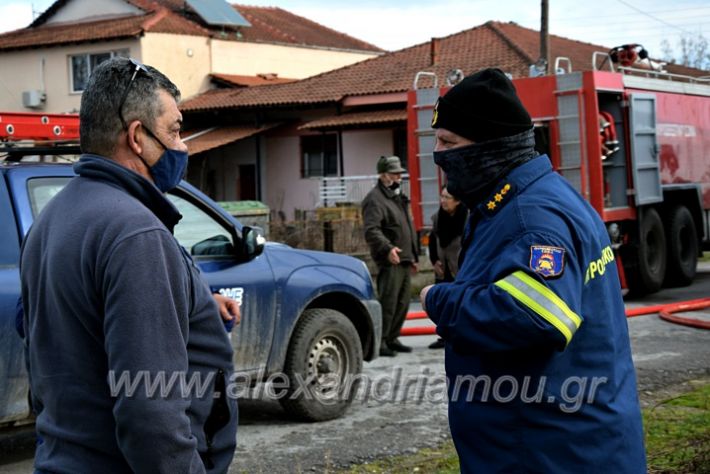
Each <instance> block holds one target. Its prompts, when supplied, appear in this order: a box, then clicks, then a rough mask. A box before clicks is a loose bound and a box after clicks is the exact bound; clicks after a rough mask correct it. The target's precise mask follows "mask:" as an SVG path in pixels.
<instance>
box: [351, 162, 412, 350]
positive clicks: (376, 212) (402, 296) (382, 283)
mask: <svg viewBox="0 0 710 474" xmlns="http://www.w3.org/2000/svg"><path fill="white" fill-rule="evenodd" d="M404 171H405V170H404V168H402V164H401V162H400V161H399V158H398V157H396V156H390V157H384V156H383V157H381V158H380V159H379V161H378V162H377V172H378V173H379V175H380V177H379V180H378V181H377V186H375V187H374V188H372V190H371V191H370V192H369V193H368V194H367V196H365V199H364V200H363V201H362V214H363V219H364V224H365V240H366V241H367V244H368V245H369V247H370V254H371V255H372V258H373V260H374V261H375V263H376V264H377V268H378V271H377V293H378V296H379V300H380V304H381V305H382V345H381V346H380V355H382V356H389V357H391V356H394V355H396V353H397V352H411V350H412V348H411V347H408V346H405V345H404V344H402V343H401V342H399V340H398V339H397V337H398V336H399V332H400V330H401V329H402V325H403V324H404V320H405V318H406V316H407V311H408V309H409V301H410V299H411V294H410V293H411V274H412V273H416V271H417V262H418V258H417V246H416V234H415V233H414V226H413V225H412V219H411V217H410V214H409V198H407V196H405V195H404V194H403V193H402V189H401V186H400V183H401V181H402V173H403V172H404Z"/></svg>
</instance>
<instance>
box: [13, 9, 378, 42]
mask: <svg viewBox="0 0 710 474" xmlns="http://www.w3.org/2000/svg"><path fill="white" fill-rule="evenodd" d="M67 1H68V0H57V1H56V2H54V3H53V4H52V5H51V6H50V7H49V8H48V9H47V10H46V11H45V12H44V13H43V14H42V15H40V16H39V17H38V18H37V19H36V20H35V21H34V22H32V24H31V25H30V26H29V27H28V28H23V29H20V30H15V31H12V32H9V33H6V34H2V35H0V50H7V49H19V48H32V47H38V46H50V45H61V44H67V43H79V42H85V41H105V40H109V39H118V38H125V37H132V36H137V35H140V34H142V33H144V32H148V31H150V32H156V33H173V34H183V35H193V36H194V35H197V36H210V37H214V38H219V39H224V40H232V41H244V42H256V43H278V44H288V45H294V46H306V47H308V46H314V47H320V48H333V49H340V50H354V51H368V52H381V51H382V50H381V49H380V48H378V47H377V46H374V45H372V44H370V43H367V42H365V41H361V40H359V39H357V38H353V37H352V36H348V35H346V34H344V33H340V32H338V31H335V30H333V29H331V28H327V27H325V26H323V25H320V24H318V23H316V22H313V21H311V20H309V19H307V18H303V17H301V16H298V15H294V14H293V13H291V12H288V11H286V10H282V9H281V8H276V7H255V6H246V5H232V6H233V7H234V8H235V9H237V11H239V13H241V14H242V16H244V18H246V19H247V20H248V21H249V23H251V24H252V26H251V27H244V28H241V29H240V30H239V33H237V32H236V31H234V30H230V29H229V28H226V29H225V28H222V27H211V26H209V25H206V24H204V22H203V21H202V20H201V19H200V17H199V16H197V15H196V14H194V13H193V12H191V11H186V10H185V2H184V0H126V1H127V2H128V3H130V4H132V5H133V6H135V7H137V8H138V9H140V10H143V11H144V12H145V14H143V15H140V14H139V15H129V16H124V17H119V18H115V17H114V18H111V19H96V20H91V19H87V20H86V21H82V22H81V27H80V28H77V23H76V22H71V23H64V24H47V23H46V22H47V20H49V19H50V18H51V17H52V16H53V15H54V13H56V12H57V11H58V10H60V9H61V8H62V7H63V6H64V5H65V4H66V3H67Z"/></svg>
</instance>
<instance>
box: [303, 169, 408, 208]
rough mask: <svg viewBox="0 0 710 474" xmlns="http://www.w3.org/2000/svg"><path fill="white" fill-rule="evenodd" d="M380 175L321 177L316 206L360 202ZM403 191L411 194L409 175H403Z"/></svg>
mask: <svg viewBox="0 0 710 474" xmlns="http://www.w3.org/2000/svg"><path fill="white" fill-rule="evenodd" d="M378 178H379V176H378V175H376V174H374V175H366V176H337V177H327V178H321V180H320V184H319V186H318V204H317V205H316V207H330V206H335V205H337V204H344V203H348V204H360V203H361V202H362V200H363V199H365V196H366V195H367V193H369V192H370V190H371V189H372V188H373V187H375V184H377V180H378ZM402 192H404V193H405V194H407V195H409V175H408V174H403V175H402Z"/></svg>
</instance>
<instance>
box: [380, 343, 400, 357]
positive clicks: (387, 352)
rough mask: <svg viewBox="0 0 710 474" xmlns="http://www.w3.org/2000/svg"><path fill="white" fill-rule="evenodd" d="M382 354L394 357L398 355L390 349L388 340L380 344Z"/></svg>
mask: <svg viewBox="0 0 710 474" xmlns="http://www.w3.org/2000/svg"><path fill="white" fill-rule="evenodd" d="M380 355H381V356H382V357H394V356H396V355H397V353H396V352H395V351H393V350H392V349H390V348H389V346H388V345H387V343H386V342H383V343H382V344H381V345H380Z"/></svg>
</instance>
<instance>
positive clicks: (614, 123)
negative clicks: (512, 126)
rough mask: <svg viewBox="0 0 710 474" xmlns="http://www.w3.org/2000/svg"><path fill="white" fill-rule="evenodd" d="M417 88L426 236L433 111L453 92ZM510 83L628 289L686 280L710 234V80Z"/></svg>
mask: <svg viewBox="0 0 710 474" xmlns="http://www.w3.org/2000/svg"><path fill="white" fill-rule="evenodd" d="M568 69H571V66H569V65H568ZM555 70H556V71H559V70H560V69H559V68H558V67H556V68H555ZM420 74H422V73H420ZM424 74H426V73H424ZM417 82H418V81H417V80H415V88H414V89H413V90H411V91H410V92H409V95H408V135H409V136H408V147H409V150H410V151H409V172H410V186H411V195H412V207H413V209H412V210H413V212H414V220H415V225H416V227H417V229H418V230H420V231H426V229H427V227H428V226H430V225H431V224H430V223H431V215H432V214H434V213H435V212H436V210H437V209H438V206H439V203H438V195H439V189H440V185H441V183H442V178H443V177H442V175H441V172H440V170H439V169H438V167H437V166H435V165H434V162H433V159H432V150H433V148H434V133H433V130H432V129H431V127H430V123H431V115H432V110H433V106H434V103H435V102H436V99H437V98H438V97H439V95H441V94H443V93H445V92H446V90H447V88H446V87H444V88H439V87H436V85H434V87H429V88H417V87H416V84H417ZM513 82H514V84H515V87H516V89H517V91H518V94H519V95H520V98H521V100H522V102H523V104H524V105H525V107H526V108H527V109H528V111H529V113H530V115H531V117H532V119H533V122H534V123H535V136H536V147H537V148H538V151H540V152H541V153H546V154H547V155H548V156H549V157H550V159H551V160H552V163H553V166H554V167H555V169H556V170H557V171H558V172H559V173H560V174H562V175H563V176H564V177H565V178H567V179H568V180H569V181H570V183H572V185H573V186H574V187H575V188H576V189H577V190H578V191H579V192H580V193H581V194H582V196H584V197H585V198H586V199H587V200H588V201H589V202H590V204H591V205H592V206H593V207H594V208H595V209H596V210H597V212H599V215H600V216H601V217H602V219H603V220H604V222H605V223H606V224H607V229H608V231H609V237H610V238H611V241H612V243H613V246H614V249H615V252H616V255H617V265H619V270H620V275H621V278H622V285H623V286H624V287H627V288H629V289H631V290H632V291H634V292H637V293H650V292H654V291H657V290H658V289H660V288H661V286H662V285H664V284H665V285H667V286H680V285H687V284H689V283H690V282H691V281H692V280H693V278H694V276H695V273H696V267H697V257H698V256H699V254H700V253H701V249H702V247H703V245H706V244H707V243H708V239H709V237H710V229H709V228H708V225H709V221H708V217H709V216H708V212H709V211H710V81H708V80H707V79H705V80H704V81H703V80H702V79H700V80H698V79H692V78H686V77H681V76H677V75H671V74H665V73H659V72H654V71H648V70H636V69H634V68H632V67H620V68H615V69H614V68H613V66H612V70H609V71H601V70H597V69H596V68H595V69H594V70H591V71H583V72H571V70H567V71H565V72H564V73H558V74H555V75H547V76H539V77H529V78H520V79H515V80H513ZM620 262H621V263H620Z"/></svg>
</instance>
